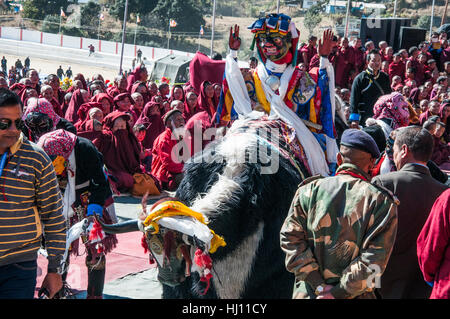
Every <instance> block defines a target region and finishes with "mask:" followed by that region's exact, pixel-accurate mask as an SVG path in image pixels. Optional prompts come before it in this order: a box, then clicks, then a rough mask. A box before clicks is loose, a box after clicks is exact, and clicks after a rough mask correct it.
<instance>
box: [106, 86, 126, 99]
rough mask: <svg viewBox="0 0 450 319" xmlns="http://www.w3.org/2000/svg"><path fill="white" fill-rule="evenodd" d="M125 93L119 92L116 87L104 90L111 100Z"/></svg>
mask: <svg viewBox="0 0 450 319" xmlns="http://www.w3.org/2000/svg"><path fill="white" fill-rule="evenodd" d="M125 92H126V91H124V92H121V91H120V90H119V88H118V87H117V86H111V87H109V88H107V89H106V93H108V95H109V96H110V97H112V98H115V97H116V96H117V95H119V94H120V93H125Z"/></svg>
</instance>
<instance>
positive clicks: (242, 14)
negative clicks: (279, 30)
mask: <svg viewBox="0 0 450 319" xmlns="http://www.w3.org/2000/svg"><path fill="white" fill-rule="evenodd" d="M287 2H288V3H296V2H299V1H295V0H289V1H281V4H282V5H281V8H280V12H281V13H285V14H287V15H289V16H291V17H292V18H293V20H294V22H295V23H296V25H297V28H298V29H299V30H300V41H301V42H304V41H306V39H307V38H308V36H309V32H308V30H307V28H305V26H304V24H303V21H304V15H305V12H306V10H305V9H302V8H300V6H297V7H295V6H292V5H291V6H287V5H284V3H287ZM371 2H376V3H384V4H385V5H386V6H387V11H386V12H385V14H384V16H392V13H393V3H394V1H388V2H385V1H381V0H377V1H371ZM444 4H445V1H443V0H436V8H435V16H436V17H438V18H439V17H441V16H442V14H443V12H444ZM275 11H276V1H269V0H229V1H226V2H218V5H217V13H216V20H215V41H214V51H216V52H219V53H221V54H222V55H225V54H226V51H227V47H228V45H227V42H228V35H229V28H230V27H231V26H233V25H234V24H237V25H239V26H240V28H241V38H242V40H243V44H242V50H241V51H242V52H241V53H240V58H241V59H246V58H248V57H249V56H250V55H251V54H252V53H251V52H249V49H248V48H249V47H250V44H251V41H252V34H251V33H250V32H249V31H248V29H247V27H248V26H249V25H251V23H252V22H253V21H254V20H255V19H256V18H257V17H258V16H259V15H260V14H263V13H264V12H267V13H268V12H275ZM103 13H104V16H105V19H104V20H103V21H102V22H101V28H100V34H99V36H100V39H110V40H113V41H119V42H120V41H121V31H122V24H121V22H120V21H118V20H115V19H114V18H112V17H111V16H110V15H109V14H108V12H107V10H104V11H103ZM397 14H398V16H399V17H409V18H412V19H413V25H415V24H416V23H417V21H418V19H419V18H420V17H421V16H430V14H431V1H429V0H398V10H397ZM78 15H79V10H78ZM74 17H76V13H73V14H72V15H69V16H68V18H67V19H64V20H63V24H62V25H63V32H66V33H65V34H69V35H74V36H76V34H70V33H67V32H69V31H70V29H71V31H77V30H76V29H77V28H79V26H77V25H76V23H75V22H74V21H75V20H76V18H74ZM344 17H345V15H344V14H333V15H325V14H323V15H322V21H321V22H320V23H319V24H318V25H317V27H316V28H315V29H314V34H315V35H317V36H320V33H321V32H322V30H323V29H324V28H326V27H332V28H334V27H335V26H336V25H338V24H339V22H341V21H343V19H344ZM204 19H205V21H206V25H205V26H204V30H205V34H204V35H203V36H202V37H200V38H199V34H196V32H191V33H186V32H183V30H180V29H179V28H173V29H172V30H171V31H172V39H171V40H170V41H171V42H170V48H172V49H177V50H182V51H190V52H195V51H196V50H197V49H198V48H199V46H200V50H201V51H203V52H205V53H207V54H209V53H210V47H211V41H210V37H211V25H212V17H211V15H206V16H205V17H204ZM58 22H59V17H58V18H56V19H55V20H54V22H53V29H56V30H58V27H59V25H58V24H59V23H58ZM0 24H1V25H2V26H15V27H24V28H27V29H35V30H42V28H43V24H42V21H31V20H24V19H22V18H21V16H20V14H14V15H0ZM47 27H48V25H47ZM64 27H68V28H69V31H65V30H66V29H65V28H64ZM81 28H83V26H81ZM135 29H136V24H135V23H134V22H131V23H127V39H126V41H127V43H134V35H135ZM56 32H57V31H56ZM95 33H97V32H95ZM136 35H137V37H136V44H137V45H148V46H156V47H167V30H159V29H155V28H147V27H145V26H143V25H140V26H139V29H138V32H137V33H136Z"/></svg>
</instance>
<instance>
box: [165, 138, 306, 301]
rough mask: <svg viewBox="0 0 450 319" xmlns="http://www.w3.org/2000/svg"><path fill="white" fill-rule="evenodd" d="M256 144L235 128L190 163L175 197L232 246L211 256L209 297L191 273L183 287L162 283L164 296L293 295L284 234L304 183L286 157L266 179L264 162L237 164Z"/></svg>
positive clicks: (292, 281)
mask: <svg viewBox="0 0 450 319" xmlns="http://www.w3.org/2000/svg"><path fill="white" fill-rule="evenodd" d="M237 141H239V142H237ZM257 141H258V138H257V136H256V135H255V134H242V135H240V136H239V137H238V138H236V134H233V130H232V131H231V134H227V135H226V136H225V137H223V138H222V139H219V140H216V141H215V142H212V143H210V144H209V145H208V146H207V148H206V149H205V150H204V151H203V153H202V152H200V153H199V154H197V155H196V156H194V158H192V159H191V160H190V161H189V162H188V163H186V165H185V173H184V174H185V175H184V178H183V181H182V182H181V184H180V186H179V188H178V191H177V193H176V197H177V198H179V199H180V200H181V201H182V202H184V203H185V204H186V205H188V206H189V207H192V209H194V210H196V211H198V212H200V213H202V214H203V215H204V216H205V217H206V218H207V220H209V227H210V228H211V229H212V230H214V232H215V233H216V234H219V235H221V236H223V238H224V239H225V241H226V243H227V245H226V246H225V247H220V248H219V249H218V250H217V251H216V252H215V253H214V254H211V258H212V261H213V271H212V274H213V280H212V282H211V288H210V289H209V291H208V293H207V294H206V295H205V296H201V295H199V293H198V292H199V291H200V290H203V289H204V283H199V278H198V275H197V274H196V273H192V275H191V276H190V277H188V278H187V279H186V280H185V281H184V282H183V283H182V284H181V285H179V286H176V287H168V286H165V285H163V298H255V299H260V298H272V299H275V298H291V296H292V289H293V285H294V275H293V274H291V273H289V272H288V271H287V270H286V268H285V264H284V260H285V256H284V253H283V252H282V250H281V248H280V229H281V226H282V224H283V222H284V220H285V218H286V216H287V213H288V211H289V208H290V205H291V201H292V198H293V197H294V195H295V192H296V190H297V187H298V185H299V184H300V183H301V181H302V179H301V177H300V176H301V175H300V173H299V172H298V171H297V170H296V169H295V168H294V167H293V165H292V164H291V163H290V162H289V160H287V159H285V158H284V157H282V156H279V157H278V161H279V166H278V170H277V171H275V172H274V173H273V174H261V165H262V164H261V163H260V162H256V163H254V162H253V161H239V160H238V158H237V157H241V158H242V156H245V158H247V159H248V158H249V157H250V156H252V153H253V152H257V149H256V148H257V144H258V143H257ZM253 154H254V153H253ZM199 157H201V158H199ZM199 159H205V160H203V161H199ZM263 163H265V162H264V161H263Z"/></svg>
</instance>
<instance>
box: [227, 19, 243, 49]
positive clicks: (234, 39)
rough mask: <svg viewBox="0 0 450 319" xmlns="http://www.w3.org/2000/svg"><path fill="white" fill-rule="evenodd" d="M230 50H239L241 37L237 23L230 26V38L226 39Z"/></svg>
mask: <svg viewBox="0 0 450 319" xmlns="http://www.w3.org/2000/svg"><path fill="white" fill-rule="evenodd" d="M228 44H229V46H230V49H231V50H239V48H240V47H241V38H239V26H238V25H237V24H235V25H234V32H233V27H231V28H230V39H229V41H228Z"/></svg>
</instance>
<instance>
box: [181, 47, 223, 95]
mask: <svg viewBox="0 0 450 319" xmlns="http://www.w3.org/2000/svg"><path fill="white" fill-rule="evenodd" d="M189 70H190V72H189V74H190V79H189V82H190V84H191V85H192V86H193V87H194V88H195V92H200V86H201V84H202V83H203V82H204V81H209V82H211V83H222V81H223V74H224V72H225V61H217V60H212V59H210V58H209V57H208V56H207V55H205V54H204V53H201V52H197V53H196V54H195V56H194V58H193V59H192V61H191V62H190V63H189Z"/></svg>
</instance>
